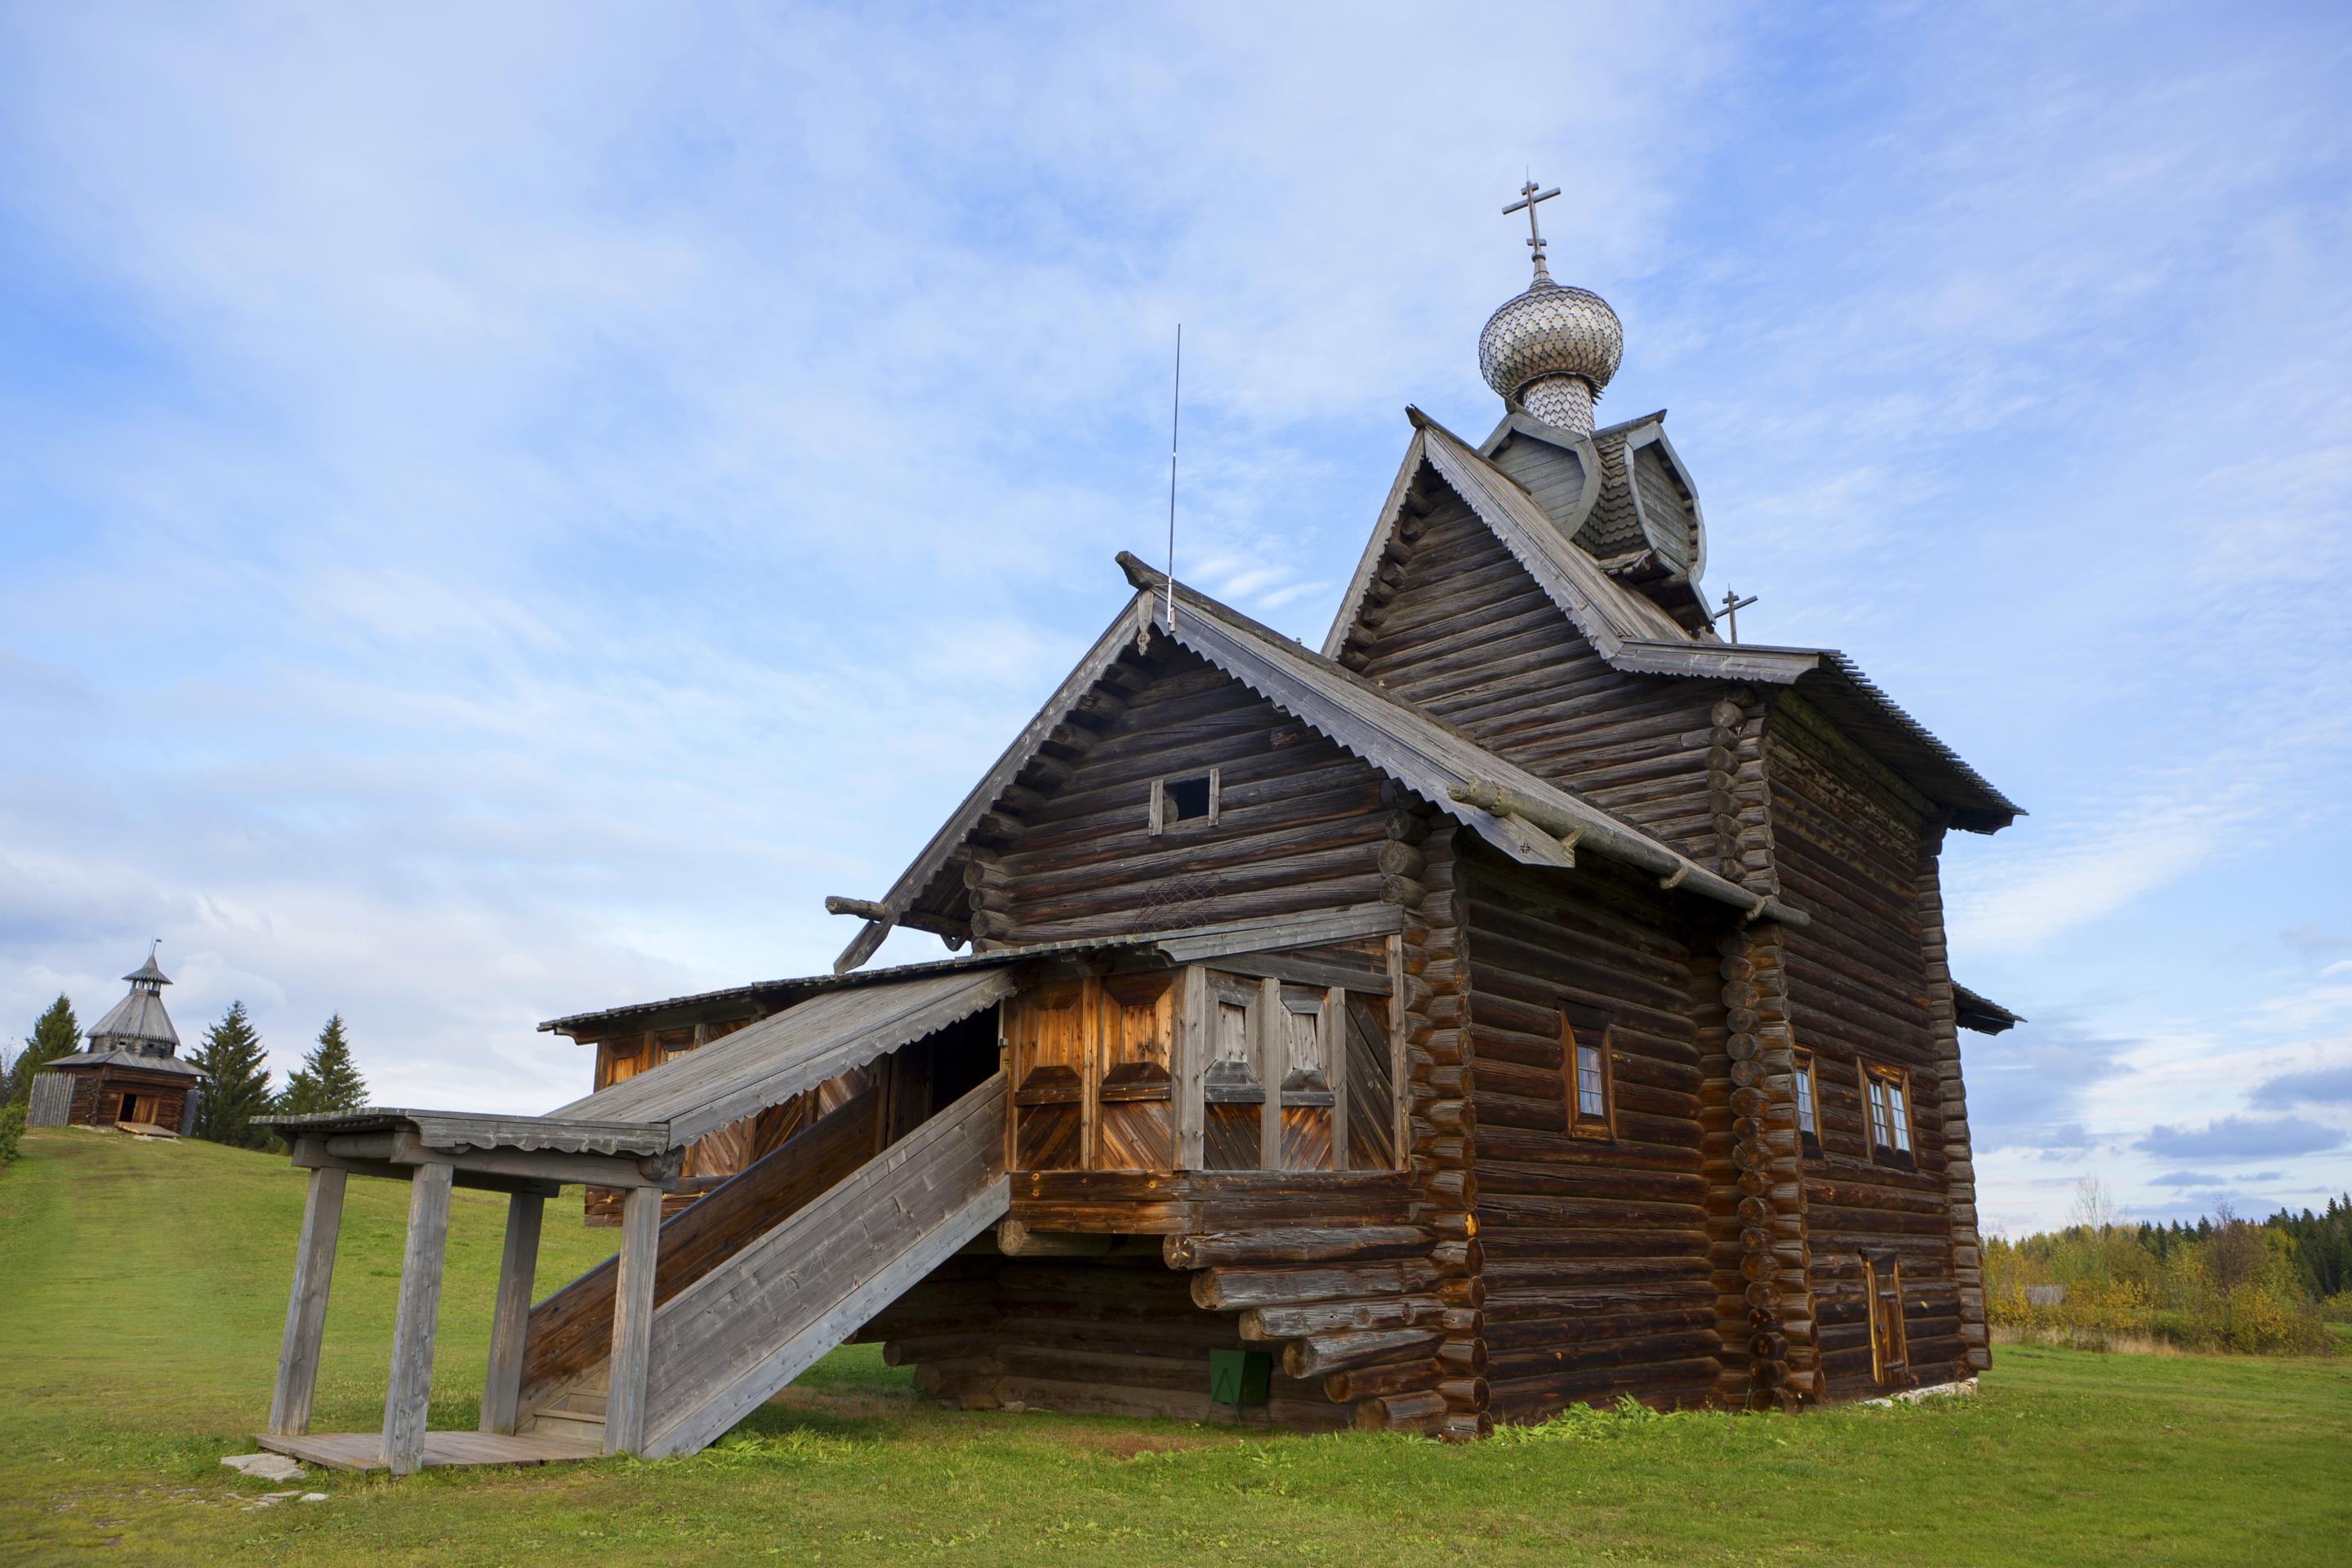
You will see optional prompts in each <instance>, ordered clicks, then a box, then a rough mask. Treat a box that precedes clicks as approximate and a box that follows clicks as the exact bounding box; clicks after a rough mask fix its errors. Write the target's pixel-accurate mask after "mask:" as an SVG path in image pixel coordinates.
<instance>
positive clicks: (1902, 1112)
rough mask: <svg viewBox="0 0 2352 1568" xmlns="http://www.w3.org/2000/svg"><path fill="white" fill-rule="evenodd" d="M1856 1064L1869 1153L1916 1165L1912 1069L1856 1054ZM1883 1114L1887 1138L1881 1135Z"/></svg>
mask: <svg viewBox="0 0 2352 1568" xmlns="http://www.w3.org/2000/svg"><path fill="white" fill-rule="evenodd" d="M1854 1068H1855V1072H1856V1075H1857V1077H1858V1078H1859V1079H1860V1083H1861V1088H1862V1131H1863V1136H1864V1138H1865V1139H1866V1140H1868V1144H1869V1150H1870V1157H1871V1158H1872V1159H1873V1160H1875V1161H1877V1162H1878V1163H1881V1164H1886V1165H1905V1166H1912V1167H1916V1165H1917V1164H1918V1154H1917V1152H1916V1151H1917V1149H1918V1146H1919V1126H1918V1122H1917V1121H1916V1118H1915V1117H1914V1116H1913V1114H1912V1103H1913V1101H1912V1094H1911V1071H1910V1069H1909V1068H1899V1067H1895V1066H1892V1065H1890V1064H1888V1063H1885V1062H1874V1061H1871V1060H1869V1059H1868V1058H1857V1059H1856V1061H1855V1063H1854ZM1816 1087H1817V1088H1818V1087H1819V1086H1818V1084H1816ZM1882 1117H1883V1118H1884V1120H1885V1124H1886V1131H1887V1138H1886V1139H1885V1140H1882V1139H1881V1138H1880V1137H1879V1135H1878V1130H1879V1123H1880V1121H1881V1120H1882Z"/></svg>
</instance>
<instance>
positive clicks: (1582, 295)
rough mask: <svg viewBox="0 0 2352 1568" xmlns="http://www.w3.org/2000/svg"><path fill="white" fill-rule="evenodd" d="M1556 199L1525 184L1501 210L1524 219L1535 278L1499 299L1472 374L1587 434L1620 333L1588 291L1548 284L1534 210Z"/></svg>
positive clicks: (1619, 347) (1540, 414)
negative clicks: (1524, 288) (1499, 305)
mask: <svg viewBox="0 0 2352 1568" xmlns="http://www.w3.org/2000/svg"><path fill="white" fill-rule="evenodd" d="M1556 195H1559V191H1558V190H1556V189H1555V190H1549V191H1543V192H1540V193H1538V191H1537V189H1536V186H1535V183H1534V182H1533V181H1532V180H1531V181H1529V182H1528V184H1527V185H1526V186H1525V187H1524V188H1523V190H1522V191H1521V194H1520V199H1519V200H1518V201H1516V202H1514V203H1512V204H1511V205H1509V206H1507V207H1505V208H1504V209H1503V212H1504V215H1505V216H1509V215H1510V214H1512V213H1515V212H1525V213H1526V214H1527V215H1528V245H1529V246H1530V247H1533V249H1534V252H1535V268H1536V277H1535V281H1534V282H1533V283H1531V284H1529V285H1528V289H1527V291H1526V292H1525V293H1523V294H1519V295H1517V296H1516V297H1515V298H1512V299H1510V300H1505V301H1504V302H1503V305H1502V308H1501V309H1500V310H1496V312H1495V313H1494V314H1493V315H1491V316H1489V317H1487V318H1486V329H1485V330H1484V331H1481V332H1480V333H1479V334H1478V373H1479V374H1481V375H1483V376H1485V377H1486V384H1487V385H1488V386H1491V387H1493V388H1494V389H1495V392H1496V395H1497V396H1499V397H1501V398H1502V400H1503V401H1504V402H1505V403H1506V404H1507V405H1510V406H1511V407H1514V408H1524V409H1526V410H1527V411H1528V413H1529V414H1532V415H1534V416H1536V417H1537V418H1538V419H1540V420H1542V421H1544V422H1545V423H1546V424H1548V425H1553V426H1558V427H1559V428H1560V429H1563V430H1568V431H1571V432H1573V433H1575V434H1577V435H1580V436H1581V435H1589V434H1591V430H1592V405H1594V404H1595V403H1597V402H1599V401H1600V399H1601V389H1602V388H1603V387H1606V386H1607V385H1608V384H1609V378H1610V377H1611V376H1613V375H1615V374H1617V362H1618V360H1619V359H1620V358H1622V356H1623V354H1624V353H1625V328H1624V326H1623V324H1622V322H1620V321H1618V320H1617V312H1616V311H1614V310H1611V309H1610V308H1609V301H1607V300H1603V299H1602V298H1601V296H1600V295H1598V294H1595V293H1593V292H1592V291H1591V289H1578V288H1574V287H1572V286H1570V285H1568V284H1563V283H1555V282H1553V281H1552V277H1551V272H1550V270H1549V268H1547V267H1546V266H1545V265H1544V239H1543V236H1542V235H1541V234H1540V233H1538V231H1537V229H1536V226H1535V205H1536V204H1537V203H1538V202H1541V201H1545V200H1548V199H1549V198H1550V197H1552V196H1556Z"/></svg>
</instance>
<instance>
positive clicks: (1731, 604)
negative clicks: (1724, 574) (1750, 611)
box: [1716, 588, 1756, 642]
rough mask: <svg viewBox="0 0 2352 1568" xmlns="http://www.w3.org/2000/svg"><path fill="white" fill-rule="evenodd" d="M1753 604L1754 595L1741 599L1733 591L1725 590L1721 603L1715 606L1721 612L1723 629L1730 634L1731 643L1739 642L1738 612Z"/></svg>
mask: <svg viewBox="0 0 2352 1568" xmlns="http://www.w3.org/2000/svg"><path fill="white" fill-rule="evenodd" d="M1755 602H1756V595H1753V594H1750V595H1748V597H1746V598H1744V599H1743V598H1741V597H1740V596H1739V595H1738V592H1737V591H1736V590H1734V589H1730V588H1726V589H1725V590H1724V591H1723V603H1722V604H1720V605H1717V606H1716V608H1717V610H1719V611H1721V612H1722V614H1723V626H1724V629H1725V630H1726V631H1727V632H1728V633H1729V634H1730V637H1731V640H1732V641H1733V642H1738V640H1739V612H1740V611H1742V610H1744V609H1746V608H1747V607H1748V605H1752V604H1754V603H1755Z"/></svg>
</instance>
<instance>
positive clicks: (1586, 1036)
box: [1559, 1003, 1617, 1138]
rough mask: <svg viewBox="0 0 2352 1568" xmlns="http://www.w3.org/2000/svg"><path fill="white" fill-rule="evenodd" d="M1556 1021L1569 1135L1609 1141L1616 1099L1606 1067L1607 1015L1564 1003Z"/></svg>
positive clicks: (1613, 1135) (1609, 1071)
mask: <svg viewBox="0 0 2352 1568" xmlns="http://www.w3.org/2000/svg"><path fill="white" fill-rule="evenodd" d="M1559 1019H1560V1024H1559V1030H1560V1035H1559V1038H1560V1047H1561V1056H1562V1058H1563V1062H1564V1066H1565V1067H1566V1068H1567V1074H1566V1077H1567V1084H1566V1088H1567V1090H1568V1125H1569V1131H1570V1132H1571V1133H1572V1134H1574V1135H1575V1136H1576V1137H1579V1138H1613V1137H1615V1136H1616V1135H1617V1126H1616V1118H1617V1097H1616V1083H1615V1081H1614V1079H1615V1075H1614V1073H1613V1071H1612V1068H1611V1063H1610V1055H1611V1052H1610V1043H1611V1042H1610V1038H1609V1015H1608V1014H1606V1013H1602V1012H1599V1011H1596V1010H1595V1009H1593V1008H1591V1007H1585V1006H1580V1005H1577V1004H1575V1003H1567V1004H1563V1005H1562V1006H1561V1007H1560V1011H1559Z"/></svg>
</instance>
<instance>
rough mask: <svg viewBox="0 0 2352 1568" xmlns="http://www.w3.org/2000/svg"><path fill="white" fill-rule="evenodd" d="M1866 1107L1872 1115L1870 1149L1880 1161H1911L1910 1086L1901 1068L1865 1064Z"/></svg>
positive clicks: (1863, 1081) (1864, 1100)
mask: <svg viewBox="0 0 2352 1568" xmlns="http://www.w3.org/2000/svg"><path fill="white" fill-rule="evenodd" d="M1862 1098H1863V1103H1864V1105H1865V1106H1866V1107H1868V1109H1869V1112H1870V1146H1871V1150H1872V1152H1874V1153H1875V1154H1876V1155H1878V1156H1879V1157H1880V1158H1881V1159H1892V1160H1899V1161H1907V1160H1909V1159H1910V1158H1911V1083H1910V1078H1909V1075H1907V1074H1906V1073H1905V1072H1904V1071H1903V1070H1902V1069H1901V1068H1890V1067H1881V1066H1879V1065H1878V1064H1877V1063H1875V1062H1864V1063H1863V1064H1862Z"/></svg>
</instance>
